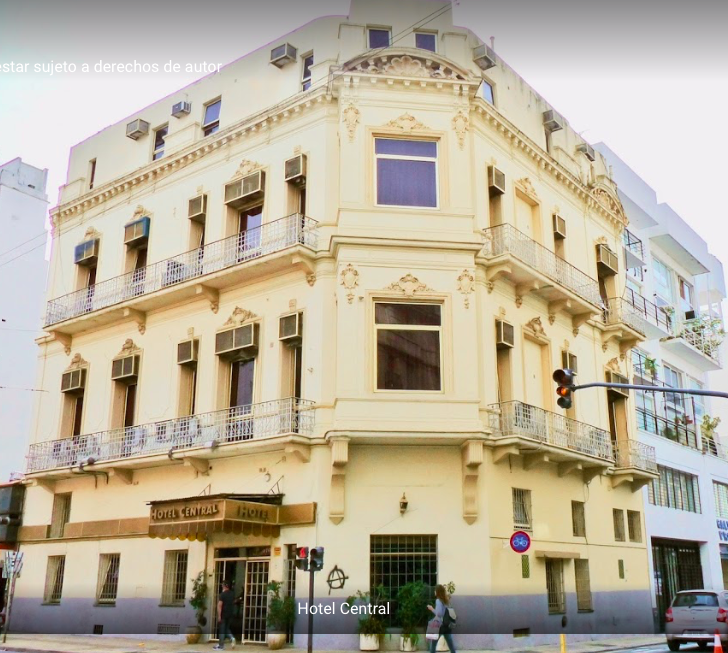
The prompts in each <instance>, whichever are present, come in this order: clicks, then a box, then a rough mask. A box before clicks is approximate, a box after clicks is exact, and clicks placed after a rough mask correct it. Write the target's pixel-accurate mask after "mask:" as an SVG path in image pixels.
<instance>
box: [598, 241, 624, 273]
mask: <svg viewBox="0 0 728 653" xmlns="http://www.w3.org/2000/svg"><path fill="white" fill-rule="evenodd" d="M597 267H598V268H599V270H600V271H601V272H602V273H603V274H606V275H607V276H612V275H614V274H618V273H619V259H618V258H617V255H616V254H615V253H614V252H613V251H612V250H611V249H609V247H607V246H606V245H597Z"/></svg>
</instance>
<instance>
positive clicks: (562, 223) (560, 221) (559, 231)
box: [553, 213, 566, 239]
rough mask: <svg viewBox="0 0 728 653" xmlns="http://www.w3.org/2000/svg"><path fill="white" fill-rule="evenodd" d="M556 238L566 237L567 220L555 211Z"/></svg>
mask: <svg viewBox="0 0 728 653" xmlns="http://www.w3.org/2000/svg"><path fill="white" fill-rule="evenodd" d="M553 218H554V238H557V239H563V238H566V220H564V218H562V217H561V216H560V215H559V214H558V213H554V215H553Z"/></svg>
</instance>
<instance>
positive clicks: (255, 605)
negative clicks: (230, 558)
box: [243, 560, 270, 643]
mask: <svg viewBox="0 0 728 653" xmlns="http://www.w3.org/2000/svg"><path fill="white" fill-rule="evenodd" d="M269 565H270V561H269V560H248V561H247V563H246V567H247V569H246V574H245V601H244V607H243V640H244V641H246V642H255V643H264V642H265V641H266V619H267V617H268V589H267V588H268V567H269Z"/></svg>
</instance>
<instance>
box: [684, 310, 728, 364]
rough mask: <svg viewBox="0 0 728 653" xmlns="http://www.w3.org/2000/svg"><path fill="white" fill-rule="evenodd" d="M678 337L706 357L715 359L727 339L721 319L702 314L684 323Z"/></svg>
mask: <svg viewBox="0 0 728 653" xmlns="http://www.w3.org/2000/svg"><path fill="white" fill-rule="evenodd" d="M682 327H683V328H682V331H680V333H678V337H680V338H683V339H685V340H687V341H688V342H690V344H692V345H693V346H694V347H696V348H697V349H699V350H700V351H701V352H703V353H704V354H705V355H706V356H710V357H711V358H712V357H714V356H715V355H716V353H717V351H718V347H720V345H721V343H722V342H723V340H724V339H725V329H724V328H723V322H722V320H721V319H720V318H716V317H713V316H711V315H707V314H705V313H703V314H701V315H700V316H699V317H696V318H695V319H693V320H686V321H685V322H683V325H682Z"/></svg>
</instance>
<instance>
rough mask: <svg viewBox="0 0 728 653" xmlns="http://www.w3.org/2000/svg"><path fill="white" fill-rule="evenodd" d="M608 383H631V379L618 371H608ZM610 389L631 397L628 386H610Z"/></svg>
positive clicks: (620, 394)
mask: <svg viewBox="0 0 728 653" xmlns="http://www.w3.org/2000/svg"><path fill="white" fill-rule="evenodd" d="M607 383H629V379H628V378H627V377H626V376H624V375H623V374H618V373H617V372H607ZM608 391H609V392H611V393H614V394H615V395H619V396H620V397H629V390H627V389H626V388H608Z"/></svg>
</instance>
